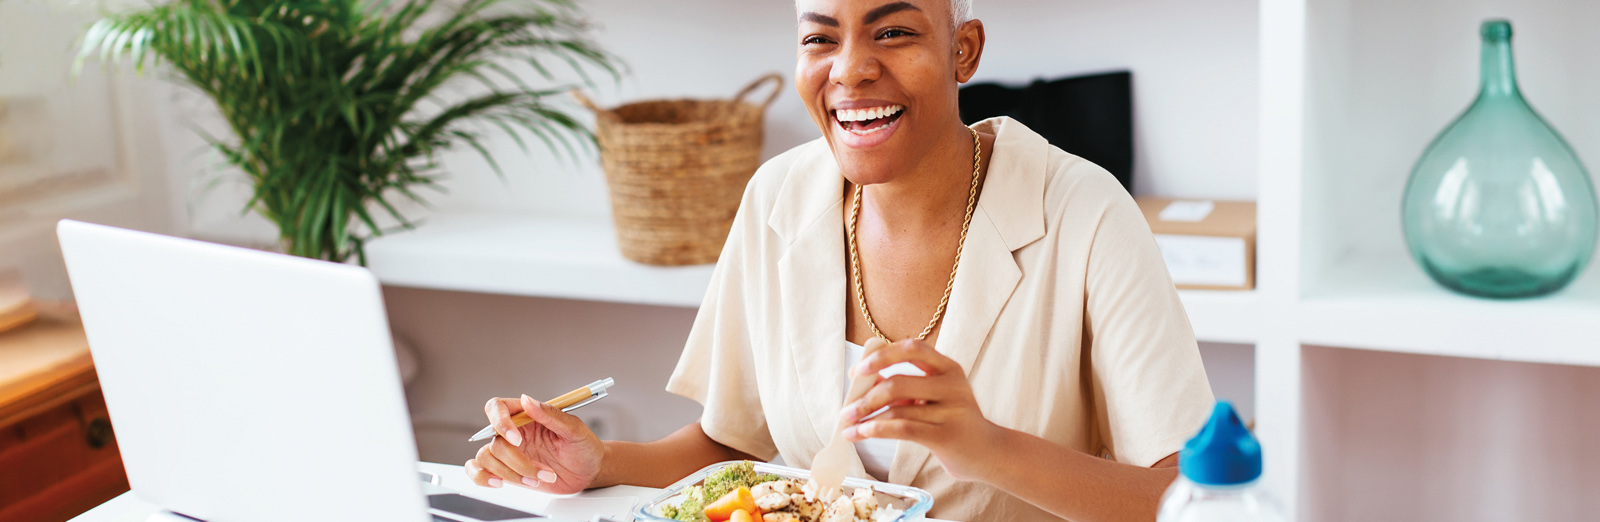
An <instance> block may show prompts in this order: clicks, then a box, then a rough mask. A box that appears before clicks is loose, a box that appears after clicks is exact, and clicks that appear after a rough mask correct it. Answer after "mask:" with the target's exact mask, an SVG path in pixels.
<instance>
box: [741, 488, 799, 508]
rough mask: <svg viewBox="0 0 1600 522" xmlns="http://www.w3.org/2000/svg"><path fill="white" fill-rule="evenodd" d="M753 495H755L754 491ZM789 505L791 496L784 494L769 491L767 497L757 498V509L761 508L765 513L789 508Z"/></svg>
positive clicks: (760, 496)
mask: <svg viewBox="0 0 1600 522" xmlns="http://www.w3.org/2000/svg"><path fill="white" fill-rule="evenodd" d="M751 493H754V491H752V492H751ZM789 504H790V500H789V496H788V495H785V494H783V493H777V492H771V491H769V492H768V493H767V494H765V495H757V496H756V507H758V508H761V511H763V512H766V511H777V510H780V509H783V508H786V507H789Z"/></svg>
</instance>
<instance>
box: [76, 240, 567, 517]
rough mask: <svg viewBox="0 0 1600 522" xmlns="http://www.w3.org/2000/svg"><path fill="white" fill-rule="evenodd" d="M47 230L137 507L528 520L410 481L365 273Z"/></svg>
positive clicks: (375, 301)
mask: <svg viewBox="0 0 1600 522" xmlns="http://www.w3.org/2000/svg"><path fill="white" fill-rule="evenodd" d="M57 234H58V236H59V237H60V240H61V251H62V253H63V254H64V255H65V258H66V263H67V272H68V275H69V277H70V279H71V281H72V288H73V293H74V294H75V295H76V296H77V302H78V308H79V312H80V313H81V314H82V317H83V325H84V329H85V330H86V332H87V333H88V338H89V347H90V351H91V352H92V353H93V355H94V362H95V369H96V371H97V372H98V373H99V377H100V386H101V388H102V390H103V392H104V394H105V400H106V406H107V408H108V409H109V411H110V415H111V421H112V424H113V425H114V426H115V429H116V434H117V442H118V444H119V446H120V448H121V450H122V462H123V466H124V467H125V468H126V470H127V474H128V483H129V484H130V485H131V486H132V488H133V492H134V493H135V494H137V495H138V496H139V497H140V498H142V499H144V500H145V501H148V502H150V503H153V504H155V505H157V506H160V507H161V508H163V509H165V510H167V511H170V512H171V513H175V514H177V515H181V516H183V517H187V518H190V519H198V520H203V521H208V522H257V521H260V522H267V521H272V522H280V521H284V520H295V521H305V522H310V521H330V522H331V521H341V522H344V521H363V520H382V521H393V522H429V521H437V520H443V521H451V520H454V521H461V522H472V521H476V520H525V519H543V517H540V516H538V515H534V514H530V513H526V512H522V511H517V510H513V509H510V508H506V507H503V506H498V505H495V504H489V503H486V502H482V501H478V500H476V499H472V498H470V497H465V496H461V495H454V494H452V493H451V492H449V491H447V490H443V488H439V487H438V486H433V485H428V484H425V483H424V482H423V481H422V480H420V478H421V477H419V473H418V471H417V450H416V444H415V442H414V440H413V438H412V431H411V421H410V416H409V414H408V412H407V410H406V401H405V395H404V391H403V389H402V388H401V384H400V377H399V371H398V370H397V368H396V366H395V358H394V350H393V346H392V344H391V342H390V338H389V326H388V320H387V319H386V317H385V313H384V307H383V300H382V295H381V293H380V290H379V286H378V281H377V279H375V278H374V277H373V276H372V274H371V273H370V272H368V271H367V270H366V269H363V268H360V267H356V266H349V265H341V264H336V263H329V262H324V261H316V260H310V259H304V258H298V257H291V256H285V255H279V254H272V253H267V252H260V251H255V250H249V249H243V248H234V247H228V246H222V245H215V244H210V243H203V242H199V241H191V240H186V239H178V238H172V237H166V236H161V235H156V234H149V233H144V232H136V231H131V230H123V229H118V228H112V227H107V226H101V225H93V224H88V223H80V222H76V221H70V220H67V221H62V222H61V223H60V224H59V226H58V227H57ZM425 488H427V489H426V490H425ZM429 493H432V494H429ZM544 520H548V519H544Z"/></svg>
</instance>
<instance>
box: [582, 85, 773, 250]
mask: <svg viewBox="0 0 1600 522" xmlns="http://www.w3.org/2000/svg"><path fill="white" fill-rule="evenodd" d="M766 83H771V84H773V90H772V94H771V95H769V96H768V97H767V99H766V100H764V101H762V102H761V104H760V105H753V104H751V103H747V102H745V101H744V98H745V97H746V96H748V95H749V94H750V93H752V92H754V91H755V90H756V89H757V88H758V87H760V86H761V85H763V84H766ZM782 91H783V77H782V76H779V75H777V74H770V75H767V76H763V77H761V78H760V79H758V80H756V81H755V82H752V83H751V84H750V85H748V86H746V87H745V88H744V89H743V90H740V91H739V93H738V94H737V95H735V96H734V97H733V99H731V100H654V101H644V102H638V103H630V104H627V105H622V106H620V107H617V108H614V109H609V110H608V109H602V108H600V107H599V106H597V105H595V104H594V102H593V101H590V100H589V99H588V98H587V97H585V96H583V95H582V94H581V93H579V94H577V95H576V96H577V98H578V101H579V103H582V104H583V105H584V106H586V107H588V108H589V109H590V110H593V111H594V112H595V114H596V115H597V116H598V117H597V118H596V130H595V135H596V137H597V138H598V140H599V142H600V163H601V166H602V167H603V168H604V169H605V172H606V183H607V184H608V185H610V188H611V212H612V215H613V216H614V217H615V220H616V225H617V245H618V246H619V247H621V249H622V255H623V257H626V258H628V259H631V260H634V261H637V262H640V263H647V264H652V265H697V264H705V263H713V262H716V260H717V255H718V254H720V253H721V251H722V244H723V242H725V241H726V240H727V239H728V229H729V227H731V226H732V225H733V216H734V214H735V213H737V212H738V211H739V198H740V195H741V194H742V193H743V192H744V186H745V184H746V183H748V182H749V181H750V175H751V174H754V173H755V171H756V168H757V167H760V166H761V134H762V133H761V129H762V114H763V113H764V112H765V111H766V108H767V107H768V106H770V105H772V102H773V100H775V99H777V97H778V94H779V93H781V92H782Z"/></svg>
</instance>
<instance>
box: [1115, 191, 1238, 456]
mask: <svg viewBox="0 0 1600 522" xmlns="http://www.w3.org/2000/svg"><path fill="white" fill-rule="evenodd" d="M1091 177H1092V178H1095V179H1093V180H1086V182H1088V183H1090V184H1092V185H1111V187H1110V188H1114V189H1115V190H1110V189H1104V188H1103V187H1102V189H1103V190H1099V189H1097V190H1095V192H1096V193H1103V194H1105V196H1104V197H1103V199H1102V201H1104V204H1105V208H1104V211H1103V212H1102V213H1101V216H1100V221H1099V223H1098V224H1097V226H1096V230H1095V235H1094V238H1093V241H1092V243H1091V247H1090V248H1091V250H1090V252H1089V262H1088V267H1087V276H1086V277H1087V281H1086V282H1085V291H1086V293H1087V296H1086V297H1085V301H1086V302H1085V309H1084V316H1085V317H1084V321H1085V323H1086V324H1085V328H1086V332H1087V337H1088V344H1087V349H1088V351H1089V356H1090V364H1091V365H1092V375H1093V387H1094V394H1095V402H1096V403H1097V405H1098V406H1099V408H1098V409H1099V410H1100V411H1099V412H1098V414H1099V415H1098V417H1099V419H1098V420H1099V436H1100V437H1101V440H1102V442H1103V443H1104V444H1105V446H1106V447H1107V449H1109V450H1110V452H1111V455H1112V457H1113V458H1115V459H1116V460H1117V461H1119V462H1123V463H1126V464H1133V465H1137V466H1150V465H1152V464H1155V463H1156V462H1158V461H1160V460H1161V459H1163V458H1166V457H1167V456H1168V455H1171V454H1173V453H1175V452H1177V451H1178V450H1179V449H1182V447H1183V443H1184V441H1186V440H1188V439H1189V438H1190V437H1193V436H1194V434H1195V433H1196V432H1198V431H1199V429H1200V426H1201V425H1202V424H1204V423H1205V419H1206V415H1207V414H1208V413H1209V412H1210V410H1211V405H1212V403H1213V401H1214V400H1215V399H1214V398H1213V397H1212V394H1211V386H1210V383H1209V381H1207V379H1206V373H1205V367H1204V366H1203V365H1202V364H1201V361H1200V349H1199V346H1198V345H1197V343H1196V342H1195V338H1194V330H1193V328H1192V327H1191V326H1190V325H1189V317H1188V314H1187V313H1186V312H1185V311H1184V309H1183V302H1182V301H1181V300H1180V299H1179V298H1178V292H1177V289H1176V288H1175V287H1174V286H1173V284H1172V278H1171V276H1170V275H1169V274H1168V273H1167V267H1166V264H1165V262H1164V261H1163V260H1162V258H1161V251H1160V250H1159V248H1158V247H1157V246H1156V243H1155V237H1154V236H1153V235H1152V234H1151V233H1150V226H1149V224H1148V223H1146V222H1145V220H1144V216H1143V215H1142V214H1140V212H1139V210H1138V206H1137V205H1135V204H1134V202H1133V198H1132V197H1130V196H1129V195H1128V194H1127V192H1125V191H1124V190H1122V189H1121V188H1120V187H1118V186H1115V182H1114V181H1108V180H1109V179H1110V176H1109V175H1107V176H1104V177H1105V178H1107V180H1100V179H1098V177H1093V176H1091Z"/></svg>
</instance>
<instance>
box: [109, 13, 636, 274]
mask: <svg viewBox="0 0 1600 522" xmlns="http://www.w3.org/2000/svg"><path fill="white" fill-rule="evenodd" d="M588 32H589V27H588V26H587V25H586V23H585V22H584V21H583V18H582V16H581V13H579V11H578V9H577V6H576V5H575V4H574V3H573V2H572V1H570V0H521V1H509V0H455V1H450V2H447V1H444V0H365V1H362V0H175V1H172V2H170V3H165V4H160V5H153V6H151V7H148V8H144V9H140V10H137V11H132V12H126V13H118V14H114V15H111V16H108V17H106V18H104V19H102V20H100V21H99V22H97V23H95V24H94V25H93V26H91V27H90V28H89V29H88V31H87V33H86V34H85V37H84V42H83V47H82V49H81V52H80V55H79V66H81V65H82V63H83V62H84V60H86V59H89V58H98V59H100V60H102V61H105V62H115V61H121V60H128V61H131V62H132V63H133V64H134V66H135V68H136V69H137V70H140V71H143V70H144V68H145V67H146V65H147V64H165V65H166V66H169V67H171V69H173V70H174V71H175V72H176V73H177V75H178V76H179V77H180V78H181V79H182V80H183V81H184V82H185V83H187V84H190V85H192V86H193V87H194V88H196V89H198V90H199V91H200V92H202V93H204V94H205V95H206V96H208V97H210V98H211V99H212V100H213V101H214V102H215V103H216V105H217V108H218V109H219V110H220V112H221V114H222V117H223V119H224V120H226V122H227V124H228V126H229V128H230V130H231V131H232V136H229V137H228V138H227V139H225V140H211V145H212V147H214V148H215V149H216V150H217V151H218V152H219V153H220V154H221V155H222V157H223V158H224V159H226V160H227V161H228V162H229V163H230V164H232V165H234V166H236V167H238V168H239V169H240V170H241V171H243V172H244V174H245V175H246V176H247V177H248V178H249V179H250V181H251V182H252V184H253V186H254V187H255V189H254V190H255V192H254V195H253V197H252V198H251V200H250V202H249V203H248V204H247V205H246V210H247V211H249V210H254V211H257V212H260V213H261V214H262V215H263V216H266V217H267V218H268V219H270V220H272V222H273V223H274V224H276V225H277V226H278V229H279V231H280V235H281V241H282V242H283V244H284V246H285V247H286V248H287V250H288V252H289V253H291V254H295V255H300V256H306V257H316V258H322V259H328V260H334V261H344V260H346V259H349V258H351V257H355V258H356V259H357V260H360V261H362V262H364V253H363V251H362V245H363V244H364V243H365V241H366V240H367V239H369V236H370V235H376V234H381V233H382V232H383V230H381V229H380V228H379V225H378V220H377V219H375V218H374V214H373V212H374V211H377V212H381V213H384V214H388V215H390V216H392V217H393V218H395V219H396V220H397V221H398V222H399V223H401V226H403V227H409V226H411V224H412V222H411V221H410V220H408V219H407V218H406V217H405V216H404V215H402V213H401V212H399V211H398V210H397V209H396V208H395V207H394V205H393V202H392V201H390V198H396V197H399V198H406V199H409V200H413V201H417V202H424V201H425V200H424V198H422V197H421V196H420V195H419V194H418V192H417V189H420V188H428V189H435V190H438V189H439V185H438V182H439V179H440V175H441V172H440V171H439V168H438V163H437V161H436V158H437V157H438V155H439V154H440V153H442V152H444V151H446V150H449V149H451V148H453V147H458V146H466V147H469V148H471V149H472V150H474V151H476V152H477V153H479V154H480V155H482V156H483V157H484V159H485V160H487V161H488V162H489V164H490V165H491V167H492V168H493V169H494V170H495V172H496V174H497V175H501V176H502V177H503V176H504V173H503V172H502V171H501V170H500V168H499V164H498V163H497V162H496V161H495V159H494V157H493V155H492V154H490V152H489V149H488V147H487V146H486V144H485V142H484V140H485V139H487V138H488V137H489V135H488V134H485V132H486V131H488V130H493V131H496V132H503V133H506V134H508V135H510V136H511V137H512V139H513V140H514V141H515V142H516V143H517V145H518V146H519V147H521V148H522V149H523V150H525V151H526V150H527V143H528V142H527V141H526V140H525V139H524V136H525V135H526V136H532V137H534V138H536V139H537V140H538V141H539V142H540V143H542V144H543V145H544V146H545V147H547V148H549V149H551V150H552V151H553V152H556V153H557V154H566V155H570V156H577V155H578V154H581V151H584V150H593V144H594V141H593V140H594V138H593V135H592V134H590V132H589V130H588V129H587V128H585V127H584V126H583V124H582V123H581V122H580V121H579V120H578V119H577V118H576V117H575V116H574V115H573V114H572V113H571V112H569V111H570V110H571V109H570V108H569V107H568V106H565V105H560V104H553V103H551V101H550V100H551V99H552V97H556V96H559V95H561V94H562V93H564V92H565V91H566V90H568V89H569V87H568V86H557V87H546V88H543V89H536V88H533V87H531V86H529V85H528V83H527V81H526V80H525V79H524V77H523V76H522V75H518V74H517V73H516V72H514V71H513V70H512V69H511V68H510V67H511V66H514V65H520V66H525V67H527V68H528V69H530V70H532V71H535V72H536V73H537V74H538V75H539V77H541V80H542V82H543V83H547V84H555V83H559V78H560V77H561V74H557V73H556V71H565V72H563V73H562V74H567V73H571V74H576V75H577V77H578V78H579V81H580V83H582V84H592V83H593V78H592V76H591V73H593V72H600V73H603V74H605V75H608V76H610V77H611V78H613V79H618V78H620V76H621V74H622V71H621V69H620V66H619V65H618V64H619V61H618V60H617V59H616V58H615V57H613V56H611V55H610V54H607V53H606V52H604V51H603V50H601V49H600V48H599V47H598V46H597V45H595V44H594V43H593V42H592V41H591V40H589V39H588V37H587V35H588ZM552 65H558V66H560V67H558V68H555V69H553V68H552ZM469 84H470V85H471V86H472V87H471V88H473V89H474V91H473V92H476V94H459V95H456V96H454V97H453V98H452V97H451V96H450V94H449V93H450V92H456V93H459V92H463V88H466V87H463V86H466V85H469ZM447 86H450V87H449V89H447Z"/></svg>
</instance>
